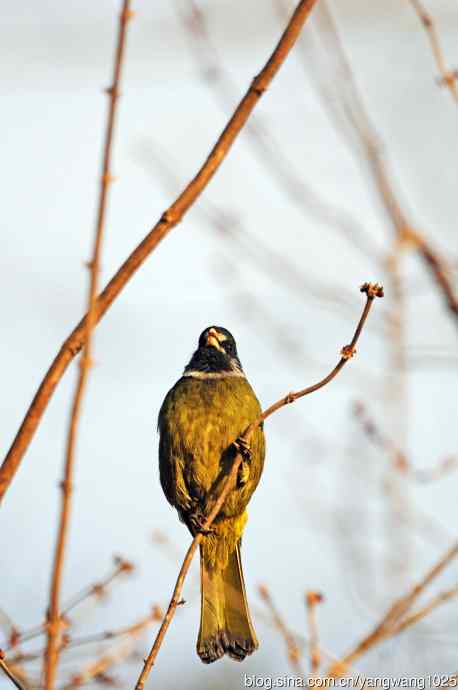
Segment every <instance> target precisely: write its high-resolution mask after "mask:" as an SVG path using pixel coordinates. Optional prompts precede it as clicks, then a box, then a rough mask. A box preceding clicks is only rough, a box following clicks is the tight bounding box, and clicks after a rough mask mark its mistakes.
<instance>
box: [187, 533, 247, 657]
mask: <svg viewBox="0 0 458 690" xmlns="http://www.w3.org/2000/svg"><path fill="white" fill-rule="evenodd" d="M200 575H201V617H200V630H199V638H198V640H197V653H198V655H199V656H200V658H201V659H202V661H203V662H204V663H206V664H210V663H212V662H213V661H216V660H217V659H220V658H221V657H222V656H223V655H224V654H228V655H229V656H230V657H231V658H232V659H236V660H237V661H243V659H244V658H245V657H246V656H247V655H248V654H251V653H252V652H254V651H255V649H257V647H258V640H257V638H256V634H255V632H254V629H253V625H252V623H251V617H250V612H249V609H248V603H247V599H246V592H245V583H244V580H243V572H242V562H241V558H240V541H239V542H238V544H237V546H236V548H235V550H234V551H233V552H232V553H231V554H230V555H229V558H228V562H227V565H226V566H225V567H224V568H218V566H217V565H216V566H215V567H209V566H208V565H207V563H206V562H205V559H204V557H203V550H202V548H201V551H200Z"/></svg>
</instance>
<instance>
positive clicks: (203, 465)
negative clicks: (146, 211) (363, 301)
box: [158, 326, 265, 663]
mask: <svg viewBox="0 0 458 690" xmlns="http://www.w3.org/2000/svg"><path fill="white" fill-rule="evenodd" d="M260 412H261V407H260V405H259V402H258V400H257V398H256V395H255V394H254V392H253V389H252V388H251V386H250V384H249V383H248V381H247V379H246V377H245V374H244V373H243V369H242V365H241V364H240V360H239V358H238V355H237V347H236V344H235V340H234V338H233V337H232V335H231V334H230V333H229V331H227V330H226V329H225V328H221V327H220V326H212V327H209V328H206V329H205V330H204V331H203V333H202V334H201V336H200V338H199V345H198V349H197V350H196V351H195V352H194V354H193V356H192V358H191V361H190V362H189V364H188V365H187V366H186V368H185V370H184V373H183V376H182V377H181V378H180V379H179V380H178V381H177V383H176V384H175V385H174V386H173V388H172V389H171V390H170V391H169V392H168V393H167V395H166V397H165V400H164V402H163V404H162V407H161V410H160V412H159V420H158V428H159V433H160V442H159V471H160V479H161V484H162V488H163V490H164V493H165V495H166V497H167V499H168V501H169V502H170V503H171V504H172V505H173V506H174V507H175V508H176V509H177V511H178V514H179V516H180V519H181V520H182V521H183V522H184V523H185V524H186V525H187V527H188V528H189V530H190V532H191V534H192V535H193V536H194V535H196V534H197V533H198V532H202V533H203V535H204V536H203V538H202V541H201V544H200V576H201V619H200V630H199V637H198V640H197V653H198V655H199V656H200V658H201V659H202V661H203V662H204V663H211V662H212V661H216V660H217V659H219V658H221V657H222V656H223V655H224V654H228V655H229V656H230V657H232V658H233V659H236V660H237V661H242V660H243V659H244V658H245V657H246V655H247V654H251V653H252V652H253V651H254V650H255V649H257V647H258V641H257V639H256V634H255V632H254V629H253V625H252V623H251V618H250V612H249V609H248V603H247V599H246V593H245V583H244V580H243V573H242V563H241V559H240V544H241V537H242V532H243V530H244V528H245V524H246V521H247V513H246V506H247V504H248V501H249V500H250V498H251V495H252V493H253V491H254V490H255V489H256V487H257V485H258V482H259V479H260V477H261V472H262V468H263V464H264V453H265V447H264V432H263V429H262V427H261V426H259V427H258V428H257V429H256V430H255V432H254V433H253V435H252V437H251V440H250V447H249V449H247V448H245V449H244V451H245V452H244V454H243V457H244V460H243V462H242V464H241V465H240V468H239V471H238V478H237V485H236V486H235V487H234V489H232V491H231V492H230V493H229V495H228V497H227V499H226V501H225V503H224V505H223V507H222V509H221V511H220V514H219V515H218V517H217V518H216V520H215V521H214V522H213V524H212V525H211V527H210V530H208V531H207V532H204V531H203V524H204V522H205V517H206V515H207V514H208V506H207V500H208V498H209V496H210V494H211V495H212V498H216V497H217V496H215V495H214V494H215V489H216V488H217V487H220V486H221V484H220V483H221V479H222V478H224V477H225V476H226V475H227V474H228V473H229V472H230V469H231V467H232V464H233V460H234V459H235V455H236V451H237V447H239V448H240V446H237V445H234V442H235V443H237V439H238V438H239V436H240V434H242V432H243V431H244V430H245V429H246V427H247V426H248V424H249V423H250V422H252V421H253V420H254V419H256V417H257V416H258V415H259V414H260ZM217 493H218V492H217Z"/></svg>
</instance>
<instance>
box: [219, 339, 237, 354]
mask: <svg viewBox="0 0 458 690" xmlns="http://www.w3.org/2000/svg"><path fill="white" fill-rule="evenodd" d="M222 346H223V348H224V349H225V350H226V352H227V354H228V355H235V345H234V343H233V342H232V341H231V340H224V341H223V343H222Z"/></svg>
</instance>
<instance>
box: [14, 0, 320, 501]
mask: <svg viewBox="0 0 458 690" xmlns="http://www.w3.org/2000/svg"><path fill="white" fill-rule="evenodd" d="M315 2H316V0H301V2H300V3H299V5H298V7H297V9H296V11H295V12H294V14H293V17H292V19H291V21H290V22H289V24H288V27H287V29H286V31H285V32H284V34H283V36H282V37H281V39H280V42H279V43H278V45H277V47H276V49H275V50H274V52H273V54H272V55H271V57H270V58H269V60H268V61H267V63H266V64H265V66H264V68H263V69H262V71H261V72H260V73H259V74H258V75H257V76H256V77H255V78H254V80H253V82H252V83H251V85H250V86H249V88H248V90H247V92H246V94H245V95H244V97H243V98H242V100H241V101H240V103H239V105H238V106H237V107H236V109H235V111H234V113H233V115H232V117H231V118H230V120H229V122H228V124H227V125H226V127H225V129H224V131H223V132H222V134H221V135H220V137H219V139H218V141H217V142H216V144H215V146H214V147H213V149H212V150H211V152H210V154H209V156H208V158H207V160H206V161H205V163H204V164H203V165H202V167H201V168H200V170H199V171H198V173H197V175H196V176H195V177H194V178H193V179H192V180H191V182H189V184H188V185H187V186H186V187H185V189H184V190H183V191H182V193H181V194H180V195H179V196H178V198H177V199H176V200H175V201H174V203H173V204H172V205H171V206H170V207H169V208H168V209H167V210H166V211H165V212H164V213H163V214H162V216H161V218H160V219H159V221H158V222H157V223H156V225H155V226H154V227H153V229H152V230H151V231H150V232H149V233H148V235H147V236H146V237H145V238H144V240H143V241H142V242H141V243H140V244H139V245H138V246H137V248H136V249H134V251H133V252H132V254H131V255H130V256H129V257H128V258H127V259H126V261H125V262H124V263H123V265H122V266H121V267H120V269H119V270H118V272H117V273H116V274H115V275H114V276H113V278H112V279H111V280H110V282H109V283H108V285H107V286H106V287H105V289H104V290H103V291H102V292H101V293H100V295H99V296H98V298H97V301H96V304H95V314H94V317H95V323H96V322H98V321H100V319H101V318H102V317H103V316H104V314H105V313H106V311H107V309H108V308H109V307H110V306H111V304H112V303H113V301H114V300H115V299H116V297H117V296H118V295H119V293H120V292H121V291H122V289H123V288H124V286H125V285H126V284H127V282H128V281H129V279H130V278H131V277H132V276H133V274H134V273H135V272H136V271H137V269H138V268H139V267H140V266H141V265H142V263H143V262H144V261H145V259H146V258H147V257H148V256H149V255H150V254H151V252H152V251H153V250H154V249H155V248H156V247H157V246H158V244H159V243H160V242H161V240H163V239H164V237H166V235H168V233H169V232H170V230H172V228H174V227H175V226H176V225H177V224H178V223H179V222H180V221H181V220H182V218H183V216H184V215H185V214H186V212H187V211H188V210H189V208H190V207H191V206H192V205H193V203H194V202H195V201H196V199H197V198H198V197H199V196H200V194H201V193H202V192H203V190H204V189H205V188H206V187H207V185H208V183H209V182H210V180H211V179H212V178H213V176H214V174H215V173H216V171H217V170H218V169H219V167H220V165H221V163H222V162H223V160H224V159H225V158H226V156H227V154H228V152H229V151H230V149H231V147H232V144H233V143H234V141H235V139H236V138H237V136H238V134H239V132H240V131H241V130H242V128H243V127H244V125H245V123H246V122H247V120H248V118H249V117H250V115H251V113H252V111H253V109H254V108H255V106H256V104H257V103H258V101H259V99H260V98H261V96H262V95H263V94H264V92H265V91H266V90H267V88H268V86H269V84H270V82H271V81H272V79H273V78H274V77H275V75H276V73H277V71H278V70H279V68H280V67H281V65H282V64H283V62H284V60H285V58H286V57H287V55H288V53H289V51H290V49H291V48H292V46H293V44H294V43H295V41H296V39H297V37H298V35H299V33H300V30H301V28H302V24H303V23H304V21H305V19H306V17H307V16H308V14H309V13H310V11H311V10H312V8H313V6H314V5H315ZM87 320H88V316H85V317H84V318H83V319H82V320H81V321H80V323H79V324H78V325H77V326H76V328H75V329H74V330H73V332H72V333H71V334H70V336H69V337H68V338H67V340H66V341H65V342H64V344H63V345H62V347H61V349H60V351H59V353H58V355H57V357H56V358H55V360H54V362H53V363H52V364H51V367H50V369H49V370H48V372H47V374H46V376H45V378H44V379H43V381H42V383H41V384H40V387H39V389H38V391H37V393H36V395H35V398H34V399H33V401H32V404H31V406H30V407H29V409H28V411H27V413H26V416H25V418H24V420H23V422H22V425H21V427H20V429H19V431H18V433H17V435H16V438H15V440H14V441H13V444H12V446H11V448H10V450H9V452H8V454H7V456H6V458H5V460H4V462H3V465H2V467H1V468H0V501H1V500H2V498H3V496H4V495H5V493H6V491H7V490H8V487H9V485H10V484H11V482H12V480H13V477H14V475H15V474H16V471H17V469H18V467H19V465H20V463H21V460H22V457H23V455H24V453H25V452H26V450H27V448H28V446H29V443H30V442H31V440H32V438H33V435H34V433H35V431H36V429H37V427H38V425H39V423H40V420H41V417H42V416H43V414H44V411H45V409H46V407H47V404H48V402H49V399H50V398H51V396H52V394H53V392H54V389H55V388H56V386H57V384H58V383H59V381H60V379H61V378H62V376H63V374H64V373H65V370H66V369H67V367H68V365H69V363H70V362H71V360H72V359H73V357H75V355H76V354H77V353H78V352H79V351H80V350H81V348H82V347H83V346H84V345H85V342H86V336H87Z"/></svg>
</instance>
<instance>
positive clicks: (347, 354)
mask: <svg viewBox="0 0 458 690" xmlns="http://www.w3.org/2000/svg"><path fill="white" fill-rule="evenodd" d="M300 8H301V5H300V4H299V6H298V10H299V9H300ZM298 10H296V15H297V12H298ZM293 20H294V17H293ZM293 20H292V21H293ZM304 20H305V17H304ZM361 292H364V293H365V294H366V304H365V305H364V309H363V313H362V315H361V317H360V319H359V322H358V325H357V326H356V330H355V332H354V335H353V338H352V340H351V342H350V344H349V345H345V346H344V347H343V348H342V350H341V357H340V360H339V362H338V363H337V365H336V366H335V367H334V369H333V370H332V371H331V372H330V373H329V374H328V375H327V376H326V377H325V378H324V379H322V380H321V381H319V382H318V383H315V384H314V385H312V386H309V387H308V388H304V389H303V390H300V391H298V392H296V393H288V394H287V395H286V396H285V397H284V398H281V399H280V400H278V401H277V402H275V403H274V404H273V405H271V406H270V407H268V408H267V409H266V410H264V412H262V413H261V414H260V415H259V417H257V418H256V419H255V420H253V422H251V424H250V425H249V426H248V427H247V429H245V431H244V432H243V434H242V435H241V437H240V438H239V439H237V440H235V441H234V446H235V448H236V450H237V452H236V456H235V459H234V462H233V464H232V468H231V470H230V472H229V475H224V476H223V477H222V478H221V481H220V482H218V481H217V482H215V484H214V486H215V494H216V495H217V496H218V498H216V499H213V496H211V497H210V498H209V500H208V501H207V510H206V514H207V518H206V519H205V521H204V524H203V526H202V532H200V533H199V534H197V535H196V536H195V537H194V539H193V540H192V542H191V545H190V547H189V549H188V551H187V553H186V556H185V558H184V561H183V565H182V566H181V569H180V572H179V574H178V578H177V581H176V584H175V588H174V590H173V594H172V598H171V600H170V603H169V606H168V609H167V612H166V614H165V616H164V619H163V621H162V624H161V627H160V629H159V632H158V634H157V636H156V639H155V641H154V644H153V646H152V648H151V651H150V653H149V655H148V658H147V659H146V660H145V662H144V666H143V670H142V672H141V673H140V676H139V678H138V681H137V684H136V686H135V688H136V690H143V687H144V685H145V682H146V679H147V678H148V675H149V673H150V671H151V669H152V667H153V665H154V662H155V660H156V657H157V654H158V652H159V649H160V647H161V645H162V642H163V640H164V637H165V634H166V632H167V630H168V627H169V625H170V623H171V621H172V619H173V616H174V615H175V611H176V609H177V607H178V606H179V605H180V604H182V603H183V600H182V599H181V592H182V590H183V585H184V581H185V578H186V575H187V573H188V570H189V567H190V565H191V562H192V559H193V556H194V553H195V551H196V549H197V547H198V545H199V544H200V542H201V541H202V538H203V533H205V532H208V530H209V528H210V526H211V524H212V522H213V521H214V519H215V518H216V517H217V515H218V513H219V512H220V510H221V508H222V506H223V504H224V502H225V500H226V498H227V496H228V494H229V492H230V491H231V490H232V488H233V487H234V485H235V482H236V481H237V474H238V470H239V467H240V465H241V463H242V462H243V450H242V449H243V448H244V447H246V446H249V442H250V439H251V436H252V434H253V432H254V431H255V430H256V429H257V427H258V426H259V425H260V424H261V423H262V422H263V421H265V420H266V419H267V418H268V417H270V416H271V415H272V414H274V412H277V410H279V409H281V408H282V407H285V406H286V405H289V404H291V403H294V402H295V401H296V400H299V398H302V397H304V396H306V395H309V394H310V393H314V392H315V391H317V390H319V389H320V388H323V387H324V386H326V385H327V384H328V383H330V382H331V381H332V380H333V379H334V378H335V377H336V376H337V374H338V373H339V372H340V371H341V369H342V368H343V367H344V366H345V364H346V363H347V362H348V360H349V359H351V358H352V357H353V355H354V354H355V352H356V344H357V342H358V340H359V336H360V335H361V331H362V329H363V327H364V324H365V322H366V319H367V317H368V315H369V312H370V310H371V307H372V303H373V301H374V299H375V298H376V297H383V288H382V287H381V286H380V285H378V284H376V283H375V284H374V283H364V285H362V286H361ZM212 504H213V505H212ZM210 508H211V509H210Z"/></svg>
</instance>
